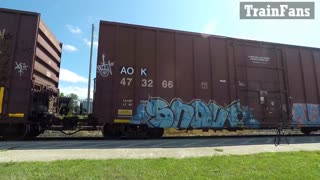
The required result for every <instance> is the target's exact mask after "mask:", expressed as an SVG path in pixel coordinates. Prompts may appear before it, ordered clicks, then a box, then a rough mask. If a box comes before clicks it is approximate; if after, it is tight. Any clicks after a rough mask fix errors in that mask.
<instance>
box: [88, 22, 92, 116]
mask: <svg viewBox="0 0 320 180" xmlns="http://www.w3.org/2000/svg"><path fill="white" fill-rule="evenodd" d="M93 34H94V24H92V32H91V50H90V65H89V79H88V81H89V82H88V99H87V114H89V108H90V88H91V64H92V50H93Z"/></svg>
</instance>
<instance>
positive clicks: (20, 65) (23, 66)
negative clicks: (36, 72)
mask: <svg viewBox="0 0 320 180" xmlns="http://www.w3.org/2000/svg"><path fill="white" fill-rule="evenodd" d="M15 63H16V66H15V68H14V69H15V70H16V71H17V72H18V73H19V75H20V76H21V75H22V74H23V73H24V72H25V71H27V70H28V66H27V64H26V63H24V62H20V63H18V62H17V61H16V62H15Z"/></svg>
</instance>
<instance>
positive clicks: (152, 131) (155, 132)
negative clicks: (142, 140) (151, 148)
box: [148, 128, 164, 139]
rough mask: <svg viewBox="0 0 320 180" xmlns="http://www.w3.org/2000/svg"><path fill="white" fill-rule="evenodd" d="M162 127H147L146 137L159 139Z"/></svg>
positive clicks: (162, 130)
mask: <svg viewBox="0 0 320 180" xmlns="http://www.w3.org/2000/svg"><path fill="white" fill-rule="evenodd" d="M163 133H164V129H163V128H149V129H148V138H152V139H159V138H161V137H162V136H163Z"/></svg>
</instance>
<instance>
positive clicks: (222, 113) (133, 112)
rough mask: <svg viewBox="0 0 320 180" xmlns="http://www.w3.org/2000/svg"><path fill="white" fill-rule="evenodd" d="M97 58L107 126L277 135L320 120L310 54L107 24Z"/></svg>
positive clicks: (314, 55)
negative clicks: (272, 132) (251, 131)
mask: <svg viewBox="0 0 320 180" xmlns="http://www.w3.org/2000/svg"><path fill="white" fill-rule="evenodd" d="M103 53H105V56H104V57H105V59H106V58H107V59H111V60H112V61H110V62H109V61H108V63H107V60H104V62H103V61H102V60H101V59H102V58H101V57H102V54H103ZM98 56H99V58H98V64H97V65H98V66H97V68H98V69H97V84H96V90H95V105H94V106H95V108H94V115H95V116H96V117H98V118H100V119H99V120H100V122H101V123H105V122H107V123H130V124H143V125H147V126H149V127H159V128H169V127H173V128H214V129H221V128H277V127H278V126H279V125H281V124H282V125H285V126H295V125H297V124H300V125H301V126H309V125H311V124H312V123H313V124H312V125H313V126H315V125H318V124H317V123H316V121H318V119H320V118H316V117H317V114H315V113H316V112H319V108H318V105H317V104H318V103H319V99H318V98H319V92H320V91H319V88H318V85H316V86H315V84H318V82H320V80H319V78H320V77H319V75H320V68H318V67H319V65H320V64H319V62H318V61H317V59H319V56H320V55H319V51H318V50H315V51H313V50H312V49H311V48H303V47H301V48H297V47H295V46H285V45H280V44H274V43H264V42H257V41H248V40H238V39H232V38H224V37H215V36H204V35H201V34H196V33H188V32H181V31H175V30H167V29H160V28H152V27H143V26H136V25H128V24H121V23H112V22H104V21H102V22H101V23H100V38H99V52H98ZM103 64H104V65H103ZM310 68H312V70H309V69H310ZM111 71H112V73H110V72H111ZM103 72H105V74H103ZM106 74H107V75H106ZM318 77H319V78H318ZM308 80H309V81H308ZM307 81H308V82H307ZM299 108H300V110H299ZM317 108H318V109H317ZM299 113H300V114H301V113H304V116H306V119H307V120H311V121H312V123H308V122H303V121H300V120H299V117H300V114H299ZM308 116H311V117H312V118H313V119H312V118H311V119H310V118H309V117H308ZM101 118H107V119H104V120H102V119H101Z"/></svg>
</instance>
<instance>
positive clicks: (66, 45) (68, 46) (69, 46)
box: [62, 44, 78, 52]
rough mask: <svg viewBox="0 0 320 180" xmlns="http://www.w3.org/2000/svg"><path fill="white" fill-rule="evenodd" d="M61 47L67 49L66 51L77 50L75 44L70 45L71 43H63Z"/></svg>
mask: <svg viewBox="0 0 320 180" xmlns="http://www.w3.org/2000/svg"><path fill="white" fill-rule="evenodd" d="M62 47H63V49H64V50H65V51H68V52H75V51H78V48H76V47H75V46H72V45H70V44H65V45H63V46H62Z"/></svg>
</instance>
